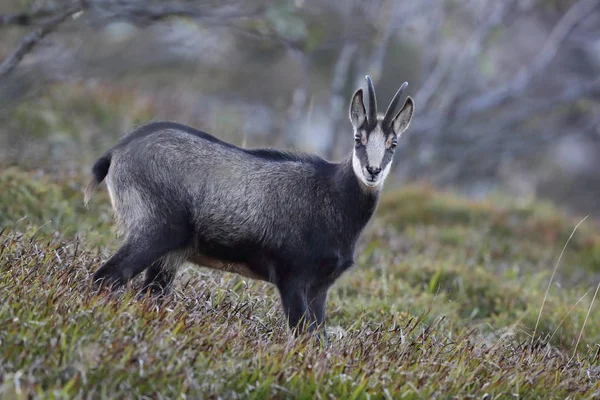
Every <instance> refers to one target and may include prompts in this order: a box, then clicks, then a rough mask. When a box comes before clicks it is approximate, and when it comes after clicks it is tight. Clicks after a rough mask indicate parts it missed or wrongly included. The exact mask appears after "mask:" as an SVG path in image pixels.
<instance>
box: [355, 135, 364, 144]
mask: <svg viewBox="0 0 600 400" xmlns="http://www.w3.org/2000/svg"><path fill="white" fill-rule="evenodd" d="M361 142H362V140H361V138H360V136H354V143H356V144H360V143H361Z"/></svg>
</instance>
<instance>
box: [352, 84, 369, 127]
mask: <svg viewBox="0 0 600 400" xmlns="http://www.w3.org/2000/svg"><path fill="white" fill-rule="evenodd" d="M366 120H367V112H366V111H365V103H364V102H363V91H362V89H358V90H357V91H356V92H354V95H353V96H352V102H351V103H350V122H352V126H353V127H354V129H359V128H360V127H362V126H363V124H364V123H365V121H366Z"/></svg>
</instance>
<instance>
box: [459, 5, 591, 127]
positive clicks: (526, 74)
mask: <svg viewBox="0 0 600 400" xmlns="http://www.w3.org/2000/svg"><path fill="white" fill-rule="evenodd" d="M598 4H600V1H599V0H579V1H577V2H576V3H575V4H573V5H572V6H571V7H570V8H569V10H568V11H567V12H566V13H565V15H564V16H563V17H562V18H561V19H560V21H559V22H558V23H557V24H556V26H555V27H554V29H553V30H552V32H551V33H550V36H549V37H548V40H547V41H546V43H545V44H544V47H543V48H542V50H541V51H540V52H539V53H538V55H537V56H536V57H535V59H534V61H533V62H532V63H531V64H530V65H528V66H526V67H524V68H522V69H521V70H520V71H519V72H518V73H517V75H516V76H515V77H514V78H513V79H512V80H511V81H509V82H508V83H506V84H504V85H502V86H500V87H498V88H496V89H495V90H491V91H488V92H486V93H485V94H483V95H481V96H478V97H476V98H474V99H471V100H470V101H468V102H467V103H466V104H465V105H464V106H463V107H461V108H460V109H459V111H458V113H457V114H458V116H459V117H460V118H463V119H464V118H468V117H470V116H471V115H473V114H475V113H477V112H481V111H484V110H486V109H489V108H491V107H494V106H496V105H498V104H500V103H501V102H503V101H504V100H506V99H508V98H510V97H514V96H516V95H518V94H519V93H521V92H522V91H523V90H524V89H525V88H526V87H527V85H529V83H530V82H531V80H532V78H533V77H534V76H535V75H536V74H538V73H539V72H540V71H541V70H543V69H544V68H546V67H547V66H548V65H549V64H550V62H551V61H552V60H553V59H554V56H556V53H557V52H558V49H559V47H560V45H561V43H562V42H563V41H564V40H565V38H566V37H567V36H568V35H569V33H570V32H571V31H572V30H573V29H574V28H575V26H577V24H578V23H579V22H580V21H581V20H582V19H584V18H585V17H586V16H588V15H589V13H590V12H591V11H592V10H593V9H594V8H595V7H597V6H598Z"/></svg>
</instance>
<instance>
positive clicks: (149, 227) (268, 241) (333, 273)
mask: <svg viewBox="0 0 600 400" xmlns="http://www.w3.org/2000/svg"><path fill="white" fill-rule="evenodd" d="M359 101H360V104H361V105H362V91H358V92H357V93H356V94H355V95H354V97H353V101H352V106H351V108H350V118H351V121H352V122H353V125H354V133H355V135H356V134H357V132H363V131H364V132H363V133H364V134H365V137H366V138H368V137H369V136H371V137H372V138H373V139H372V142H371V143H369V142H368V139H367V140H366V141H365V142H364V143H360V144H359V143H356V144H355V150H354V151H353V152H352V154H351V155H350V156H349V157H348V158H347V159H346V160H344V161H342V162H341V163H330V162H328V161H325V160H323V159H321V158H319V157H316V156H312V155H307V154H298V153H288V152H282V151H278V150H268V149H256V150H248V149H241V148H238V147H236V146H233V145H231V144H228V143H225V142H222V141H220V140H218V139H216V138H214V137H213V136H211V135H209V134H207V133H204V132H201V131H198V130H195V129H193V128H191V127H188V126H185V125H181V124H177V123H173V122H156V123H151V124H148V125H145V126H142V127H141V128H139V129H137V130H136V131H134V132H133V133H131V134H129V135H128V136H126V137H125V138H123V139H122V140H121V141H120V142H119V143H118V144H117V145H116V146H114V147H113V148H112V149H110V150H109V151H108V152H107V153H106V154H105V155H104V156H103V157H101V158H100V159H99V160H98V161H97V162H96V164H95V165H94V168H93V173H94V178H93V179H92V182H90V184H89V185H88V189H87V190H86V202H87V201H88V200H89V198H90V196H91V192H92V190H93V189H94V188H95V187H96V186H97V185H98V184H99V183H100V182H101V181H102V180H103V179H104V178H105V177H106V182H107V186H108V189H109V193H110V197H111V202H112V205H113V209H114V212H115V216H116V220H117V224H118V225H119V230H120V231H122V233H123V235H124V241H125V243H124V244H123V246H122V247H121V248H120V249H119V250H118V251H117V253H115V254H114V255H113V256H112V257H111V258H110V259H109V260H108V261H107V262H106V263H105V264H104V265H103V266H102V267H101V268H100V269H99V270H98V271H97V272H96V274H95V275H94V282H95V284H97V285H98V284H101V283H102V284H105V285H121V284H124V283H126V282H127V281H128V280H129V279H131V278H132V277H134V276H135V275H137V274H139V273H140V272H142V271H144V270H146V283H145V288H147V289H149V290H151V291H152V292H153V293H157V294H159V293H162V292H164V291H165V290H167V289H168V288H169V286H170V285H171V283H172V280H173V278H174V277H175V273H176V271H177V268H178V267H179V266H180V265H181V264H182V263H183V262H185V261H189V262H192V263H195V264H198V265H203V266H208V267H211V268H216V269H220V270H224V271H229V272H236V273H240V274H242V275H245V276H249V277H251V278H255V279H262V280H265V281H268V282H271V283H273V284H275V285H277V287H278V289H279V291H280V294H281V298H282V303H283V308H284V311H285V313H286V315H287V317H288V320H289V323H290V325H291V327H298V326H299V324H300V322H301V321H306V322H307V323H308V325H309V326H310V327H313V326H315V325H321V324H322V323H323V321H324V317H325V314H324V313H325V300H326V297H327V290H328V288H329V287H330V286H331V284H332V283H333V282H334V281H335V280H336V279H337V278H338V277H339V276H340V275H341V274H342V273H343V272H344V271H345V270H347V269H348V268H349V267H350V266H351V265H352V264H353V259H354V248H355V245H356V241H357V239H358V237H359V235H360V233H361V231H362V229H363V228H364V226H365V225H366V224H367V222H368V221H369V219H370V218H371V216H372V215H373V213H374V211H375V208H376V205H377V200H378V197H379V191H380V189H381V186H382V184H383V180H384V179H385V174H386V173H387V171H384V173H383V174H381V175H380V176H379V177H374V176H373V175H372V174H371V172H365V171H367V170H369V171H372V168H370V167H369V164H368V163H369V162H370V161H368V160H367V161H366V162H367V165H364V162H363V161H361V160H359V157H358V154H359V153H360V150H361V149H360V147H361V146H369V145H371V146H377V147H376V149H378V151H385V152H386V157H387V160H388V162H391V156H392V155H393V148H391V147H390V146H389V143H391V139H392V138H393V139H395V138H396V137H398V136H399V135H400V133H401V131H403V130H405V129H406V127H407V126H408V124H409V123H410V117H412V112H413V110H414V105H413V102H412V100H410V99H409V100H407V102H410V104H409V106H410V107H408V106H407V105H406V104H407V103H405V106H404V108H403V110H406V111H405V112H403V111H401V112H400V113H399V115H400V114H401V115H402V118H403V119H404V122H402V123H397V124H393V125H395V126H396V128H398V130H399V131H397V132H394V131H392V127H389V128H387V129H386V130H385V131H384V130H383V128H382V126H381V119H382V118H381V117H380V118H378V120H379V121H378V122H377V123H376V124H375V125H374V126H373V127H370V126H368V125H369V124H367V123H366V122H367V118H366V115H364V114H365V113H364V105H362V111H361V110H360V108H361V107H357V105H358V104H359ZM393 111H394V110H392V111H391V112H393ZM356 121H360V125H357V123H356ZM372 132H377V133H373V134H372V135H371V133H372ZM374 138H377V139H376V140H378V141H381V142H382V143H374V141H375V139H374ZM349 140H351V139H350V138H349ZM386 143H387V144H386ZM382 146H383V149H384V150H381V149H382ZM360 154H362V153H360ZM364 154H367V152H366V151H364ZM368 154H375V152H374V151H372V150H369V153H368ZM377 154H379V153H377ZM388 156H389V157H388ZM380 162H383V161H380ZM363 169H364V171H363ZM357 170H360V171H362V172H357ZM387 170H388V171H389V168H387ZM362 173H364V174H367V175H369V174H371V175H370V176H367V178H365V177H364V176H357V174H362ZM371 178H373V180H371ZM365 182H366V183H365ZM302 326H305V325H304V324H302Z"/></svg>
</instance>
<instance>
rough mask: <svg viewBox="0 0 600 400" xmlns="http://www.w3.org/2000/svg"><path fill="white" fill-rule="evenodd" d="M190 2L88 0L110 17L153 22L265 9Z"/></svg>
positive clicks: (232, 16) (244, 14)
mask: <svg viewBox="0 0 600 400" xmlns="http://www.w3.org/2000/svg"><path fill="white" fill-rule="evenodd" d="M191 4H192V3H181V4H180V3H174V2H167V3H148V2H146V1H136V0H130V1H114V0H93V1H90V2H89V7H90V9H92V10H96V11H100V12H103V13H105V14H106V15H107V16H109V17H110V18H125V19H128V20H134V21H135V20H138V21H147V22H154V21H159V20H163V19H167V18H171V17H188V18H193V19H218V20H220V21H221V20H229V19H239V18H244V17H252V16H254V15H257V14H259V13H261V12H262V11H264V10H265V6H264V5H261V6H259V7H256V8H254V9H251V10H239V9H232V8H231V7H228V6H222V7H219V8H217V9H212V10H207V9H203V8H200V7H198V6H197V5H191Z"/></svg>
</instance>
